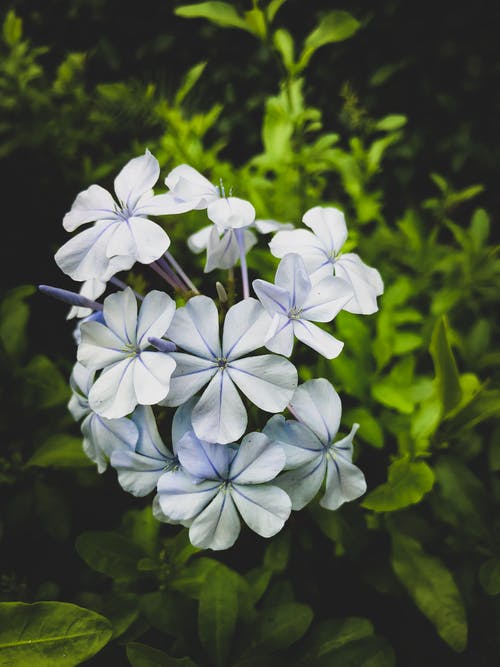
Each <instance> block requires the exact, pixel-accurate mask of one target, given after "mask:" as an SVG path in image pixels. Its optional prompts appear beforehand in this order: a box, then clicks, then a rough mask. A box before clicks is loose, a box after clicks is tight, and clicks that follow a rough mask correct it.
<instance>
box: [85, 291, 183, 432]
mask: <svg viewBox="0 0 500 667" xmlns="http://www.w3.org/2000/svg"><path fill="white" fill-rule="evenodd" d="M174 312H175V302H174V301H173V299H171V298H170V297H169V296H168V295H167V294H164V293H163V292H159V291H157V290H154V291H152V292H150V293H149V294H147V296H146V297H145V298H144V301H143V302H142V305H141V308H140V311H139V315H138V314H137V301H136V298H135V296H134V292H133V291H132V290H131V289H130V287H127V289H126V290H124V291H123V292H116V293H115V294H111V295H110V296H108V297H106V299H105V300H104V307H103V318H104V323H101V322H85V323H83V324H82V325H81V336H82V340H81V343H80V345H79V347H78V355H77V357H78V361H80V362H81V363H82V364H83V365H84V366H86V367H87V368H89V369H92V370H98V369H104V370H103V371H102V373H101V374H100V376H99V377H98V378H97V380H96V382H95V383H94V385H93V386H92V389H91V390H90V392H89V404H90V407H91V408H92V410H94V411H95V412H97V413H98V414H100V415H101V416H103V417H107V418H109V419H111V418H116V417H123V416H125V415H127V414H129V413H130V412H132V410H133V409H134V408H135V406H136V405H137V404H139V405H153V404H155V403H158V402H159V401H161V400H162V399H164V398H165V396H166V395H167V393H168V390H169V385H170V376H171V374H172V372H173V370H174V368H175V361H174V360H173V359H172V358H171V356H170V355H168V354H166V353H164V352H159V351H157V350H147V349H146V348H148V347H149V345H150V343H149V338H161V337H162V336H163V335H164V334H165V332H166V331H167V329H168V326H169V324H170V322H171V321H172V317H173V315H174Z"/></svg>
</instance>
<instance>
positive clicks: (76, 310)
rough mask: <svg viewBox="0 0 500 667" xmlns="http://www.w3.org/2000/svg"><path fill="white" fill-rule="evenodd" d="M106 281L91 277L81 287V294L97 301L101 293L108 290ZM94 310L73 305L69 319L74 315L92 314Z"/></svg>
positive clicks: (79, 316)
mask: <svg viewBox="0 0 500 667" xmlns="http://www.w3.org/2000/svg"><path fill="white" fill-rule="evenodd" d="M106 284H107V283H106V282H104V281H102V280H98V279H97V278H91V279H90V280H86V281H85V282H84V283H83V284H82V286H81V288H80V294H81V295H82V296H84V297H86V298H87V299H91V300H92V301H95V299H97V298H98V297H100V296H101V294H103V293H104V291H105V290H106ZM93 312H94V311H93V310H92V308H85V307H83V306H72V307H71V308H70V311H69V313H68V314H67V316H66V319H67V320H71V319H73V318H74V317H78V318H81V317H88V316H89V315H92V313H93Z"/></svg>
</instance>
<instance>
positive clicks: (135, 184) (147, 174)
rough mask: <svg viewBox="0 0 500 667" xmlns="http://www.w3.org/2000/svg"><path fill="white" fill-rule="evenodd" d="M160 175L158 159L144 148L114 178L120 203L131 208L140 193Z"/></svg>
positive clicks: (149, 188) (147, 188)
mask: <svg viewBox="0 0 500 667" xmlns="http://www.w3.org/2000/svg"><path fill="white" fill-rule="evenodd" d="M159 175H160V165H159V164H158V160H157V159H156V158H155V157H154V156H153V155H152V154H151V153H150V152H149V151H148V150H147V149H146V152H145V153H144V155H140V156H139V157H135V158H133V159H132V160H130V161H129V162H127V164H126V165H125V166H124V167H123V169H122V170H121V171H120V173H119V174H118V176H117V177H116V178H115V192H116V196H117V197H118V199H119V200H120V203H121V204H123V205H124V206H126V207H127V208H128V209H129V210H132V209H133V208H134V206H135V205H136V203H137V202H138V200H139V199H140V197H141V195H143V194H144V193H145V192H148V190H151V188H152V187H153V186H154V184H155V183H156V181H157V180H158V177H159Z"/></svg>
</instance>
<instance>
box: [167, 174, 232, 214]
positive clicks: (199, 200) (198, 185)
mask: <svg viewBox="0 0 500 667" xmlns="http://www.w3.org/2000/svg"><path fill="white" fill-rule="evenodd" d="M165 185H166V186H167V187H168V188H169V189H170V194H171V196H172V197H173V199H174V202H175V203H176V205H177V206H179V208H181V207H183V208H184V210H183V211H182V212H185V211H194V210H200V209H205V208H207V206H208V205H209V204H211V203H212V202H213V201H215V200H217V199H219V197H220V192H219V188H218V187H217V186H216V185H212V183H210V181H209V180H208V179H207V178H205V176H202V175H201V174H200V172H199V171H196V169H193V167H190V166H189V165H188V164H181V165H179V166H178V167H175V169H172V171H171V172H170V173H169V174H168V176H167V177H166V179H165Z"/></svg>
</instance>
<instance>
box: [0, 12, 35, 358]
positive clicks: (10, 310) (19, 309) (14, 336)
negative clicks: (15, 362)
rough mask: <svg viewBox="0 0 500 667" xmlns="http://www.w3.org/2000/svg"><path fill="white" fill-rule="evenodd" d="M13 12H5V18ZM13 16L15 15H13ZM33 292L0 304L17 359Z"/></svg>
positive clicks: (1, 331) (17, 293) (3, 337)
mask: <svg viewBox="0 0 500 667" xmlns="http://www.w3.org/2000/svg"><path fill="white" fill-rule="evenodd" d="M10 14H13V12H9V14H7V18H6V19H5V20H6V22H7V20H8V17H9V15H10ZM14 16H15V15H14ZM34 293H35V288H34V287H33V286H32V285H22V286H21V287H16V288H15V289H13V290H11V291H10V292H8V293H7V295H6V296H5V297H4V298H3V300H2V303H1V305H0V341H1V342H2V345H3V346H4V348H5V351H6V352H7V354H8V355H9V356H10V357H12V358H14V359H19V357H21V355H22V354H23V352H24V350H25V347H26V325H27V324H28V319H29V307H28V305H27V304H26V303H25V299H27V298H28V297H29V296H31V295H32V294H34Z"/></svg>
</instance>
